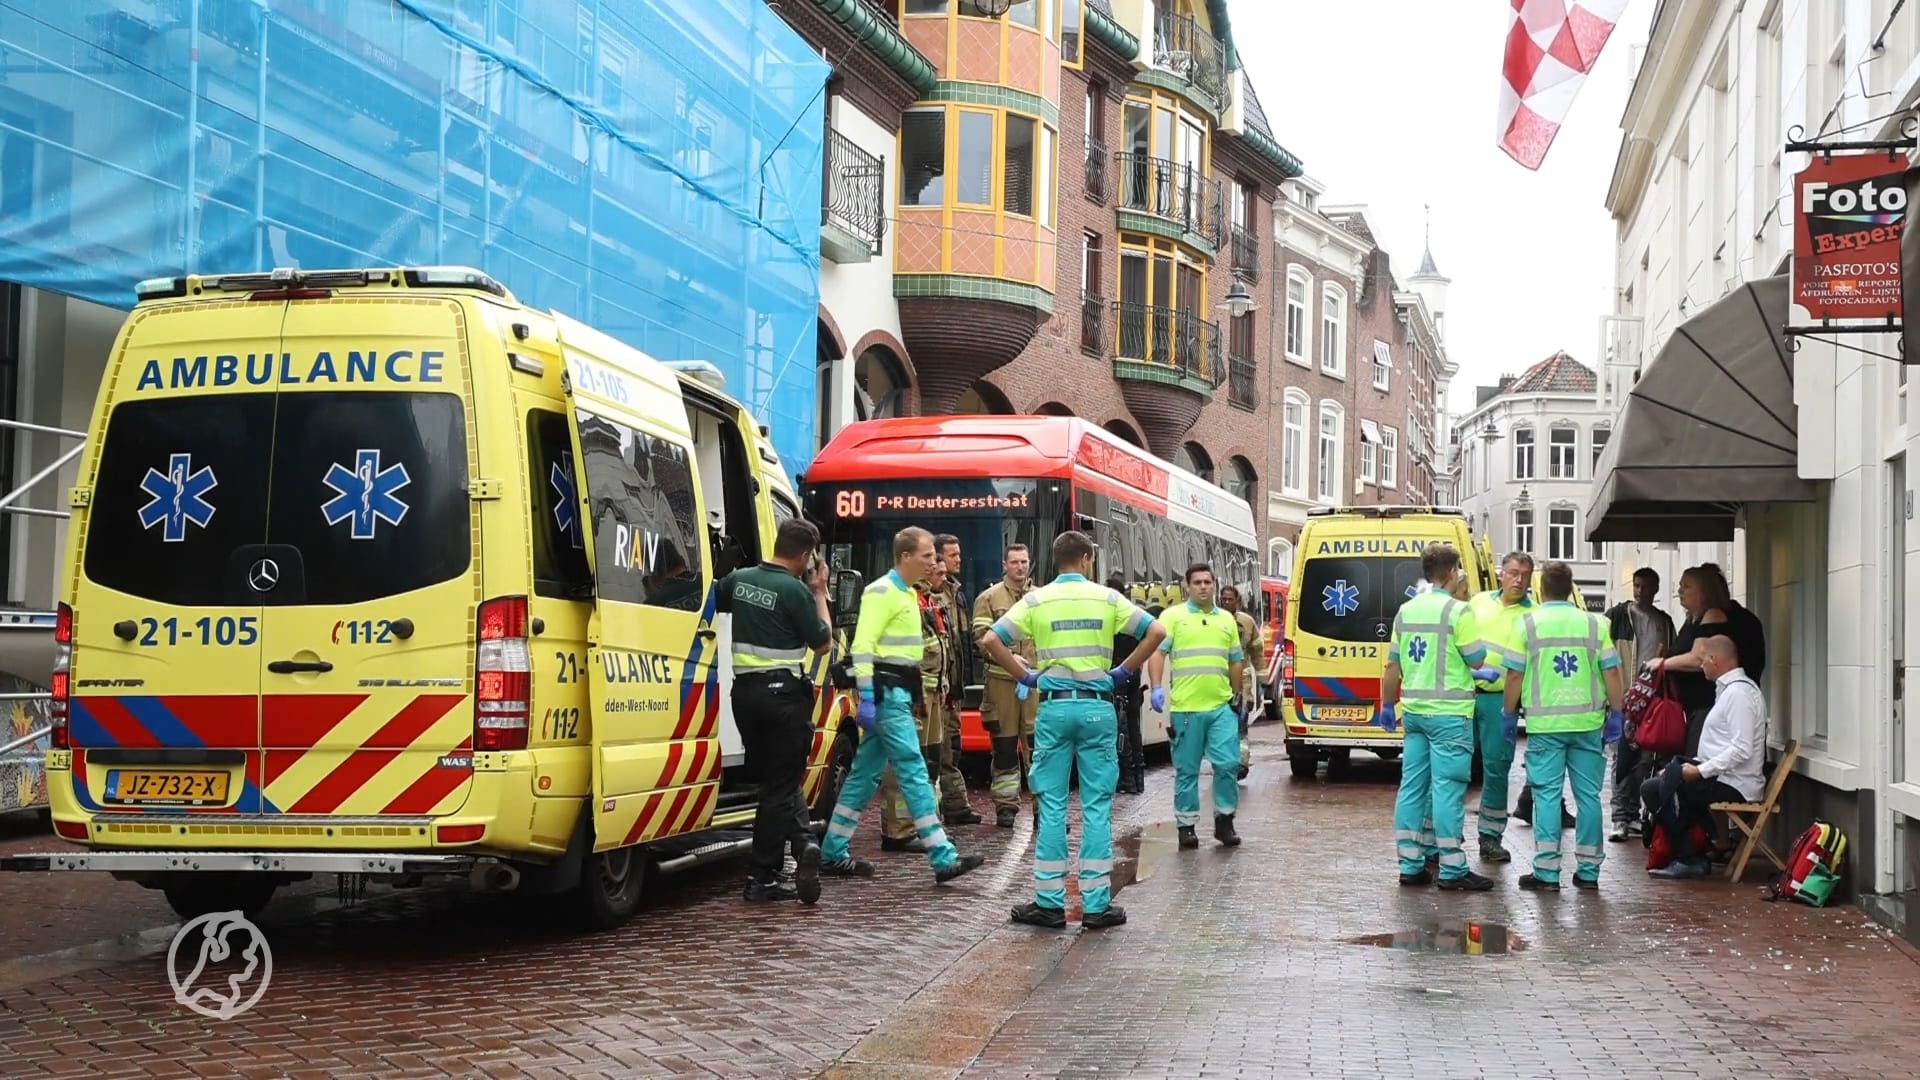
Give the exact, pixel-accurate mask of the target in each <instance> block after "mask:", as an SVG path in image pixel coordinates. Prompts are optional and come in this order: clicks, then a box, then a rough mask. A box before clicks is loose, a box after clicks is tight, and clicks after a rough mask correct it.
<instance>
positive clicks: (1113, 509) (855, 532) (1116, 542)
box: [801, 415, 1259, 754]
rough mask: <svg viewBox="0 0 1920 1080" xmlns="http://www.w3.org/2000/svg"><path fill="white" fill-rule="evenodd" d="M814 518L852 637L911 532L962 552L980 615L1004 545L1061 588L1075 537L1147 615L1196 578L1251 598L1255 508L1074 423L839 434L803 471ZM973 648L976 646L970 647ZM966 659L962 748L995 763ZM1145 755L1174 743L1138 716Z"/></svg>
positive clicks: (974, 662) (905, 423) (931, 426)
mask: <svg viewBox="0 0 1920 1080" xmlns="http://www.w3.org/2000/svg"><path fill="white" fill-rule="evenodd" d="M801 493H802V499H803V501H804V502H805V505H806V508H807V516H808V517H809V518H810V519H812V520H813V521H814V522H816V523H817V524H819V526H820V531H821V537H822V541H823V544H824V546H825V549H826V553H827V558H828V561H829V562H830V563H831V564H832V566H833V569H834V574H835V578H834V606H835V609H836V610H835V618H834V623H835V627H836V630H845V631H847V632H848V633H849V634H851V632H852V627H853V617H854V612H855V609H856V607H857V604H858V601H859V597H860V589H861V588H862V587H864V585H865V583H866V582H868V581H872V580H873V579H874V578H876V577H878V576H879V575H881V574H884V573H886V572H887V571H888V570H889V569H891V568H892V566H893V547H892V545H893V534H894V533H896V532H898V531H899V530H900V529H903V528H905V527H907V526H908V525H918V526H920V527H922V528H925V529H930V530H932V531H933V532H935V533H943V532H945V533H952V534H954V535H955V536H958V537H959V538H960V551H961V558H962V567H961V571H960V579H961V586H962V588H963V589H964V597H963V599H964V601H965V603H966V604H967V607H968V610H967V612H966V617H967V620H968V623H969V625H971V621H972V615H973V612H972V605H973V601H974V600H975V599H976V598H978V597H979V595H980V593H981V592H982V591H984V590H986V589H989V588H991V587H992V586H993V585H994V584H995V583H996V582H998V581H999V580H1000V579H1001V576H1002V570H1001V563H1002V559H1003V555H1004V552H1005V550H1006V547H1007V545H1009V544H1013V543H1023V544H1025V545H1027V548H1028V549H1029V550H1030V551H1031V552H1032V557H1033V576H1034V579H1035V580H1036V581H1039V582H1045V581H1048V580H1050V579H1051V578H1052V577H1053V568H1052V566H1051V562H1052V544H1053V540H1054V537H1056V536H1058V535H1059V534H1060V533H1061V532H1063V531H1065V530H1067V529H1079V530H1081V531H1083V532H1085V533H1087V534H1088V535H1090V536H1091V537H1093V541H1094V543H1095V544H1097V545H1098V546H1099V551H1098V554H1097V555H1096V567H1097V573H1096V577H1097V578H1098V580H1100V581H1102V582H1104V581H1106V580H1108V579H1109V578H1110V577H1112V576H1114V575H1118V576H1119V577H1120V578H1121V580H1122V581H1124V582H1125V584H1126V591H1127V592H1128V594H1129V595H1130V596H1132V597H1133V598H1134V600H1135V601H1136V602H1138V603H1140V604H1141V606H1142V607H1145V608H1146V609H1147V610H1148V611H1149V612H1151V613H1154V614H1158V613H1159V611H1160V608H1161V607H1162V606H1164V605H1165V604H1167V603H1170V602H1174V601H1175V600H1177V599H1178V598H1180V597H1181V596H1183V595H1184V594H1183V593H1182V592H1181V591H1180V582H1181V581H1182V579H1183V576H1184V574H1185V572H1186V568H1187V566H1188V565H1189V564H1191V563H1195V562H1206V563H1210V564H1211V565H1212V566H1213V568H1214V572H1215V574H1216V576H1217V577H1218V578H1219V581H1220V583H1221V584H1222V585H1235V586H1237V587H1238V588H1239V589H1240V594H1241V595H1242V596H1252V595H1255V593H1256V583H1257V582H1258V580H1259V563H1258V561H1257V559H1256V556H1255V550H1254V541H1255V538H1254V533H1253V510H1252V508H1251V507H1250V506H1249V505H1248V503H1247V500H1246V499H1244V498H1242V497H1240V496H1236V495H1233V494H1231V493H1229V492H1227V491H1226V490H1225V489H1222V488H1218V487H1215V486H1214V485H1212V484H1209V483H1207V482H1206V481H1205V480H1202V479H1200V478H1199V477H1197V476H1195V475H1193V474H1192V473H1189V472H1187V471H1186V470H1184V469H1181V468H1179V467H1178V466H1175V465H1170V464H1168V463H1167V462H1165V461H1162V460H1160V459H1159V458H1157V457H1154V456H1153V455H1152V454H1150V453H1148V452H1147V451H1145V450H1142V449H1140V448H1139V447H1137V446H1134V445H1132V444H1130V443H1128V442H1125V441H1124V440H1122V439H1120V438H1119V437H1117V436H1115V435H1112V434H1110V433H1108V432H1107V431H1106V430H1105V429H1103V428H1101V427H1099V426H1098V425H1096V424H1091V423H1088V422H1087V421H1085V420H1081V419H1078V418H1076V417H1068V416H985V415H971V416H920V417H902V418H897V419H890V420H867V421H862V422H860V423H856V424H850V425H848V426H847V427H845V428H843V429H842V430H841V431H840V433H839V434H838V435H835V436H834V438H833V441H832V442H830V443H828V444H827V446H826V448H825V449H823V450H821V451H820V453H819V455H818V456H817V457H815V458H814V459H813V463H812V464H810V465H809V466H808V467H807V471H806V474H805V476H804V477H803V478H802V483H801ZM970 636H972V635H971V634H970ZM983 672H984V666H983V661H982V659H981V657H980V655H979V650H978V649H970V650H969V651H968V668H967V674H968V677H967V684H968V685H967V687H966V690H965V694H964V697H963V700H962V710H961V748H962V750H963V751H964V752H966V753H969V754H987V753H990V752H991V749H992V744H991V742H990V741H989V739H988V736H987V734H986V732H985V731H984V730H983V729H982V728H981V726H980V713H979V706H980V691H981V681H982V679H983V677H984V675H983ZM1140 727H1141V735H1142V738H1143V740H1144V741H1145V742H1146V743H1148V744H1153V743H1158V742H1164V741H1165V740H1166V734H1165V732H1164V731H1163V730H1161V724H1160V723H1158V722H1156V719H1155V715H1154V714H1153V712H1152V709H1151V707H1150V706H1142V715H1141V724H1140Z"/></svg>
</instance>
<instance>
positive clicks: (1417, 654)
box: [1407, 637, 1427, 664]
mask: <svg viewBox="0 0 1920 1080" xmlns="http://www.w3.org/2000/svg"><path fill="white" fill-rule="evenodd" d="M1407 655H1408V656H1410V657H1412V658H1413V662H1414V663H1416V664H1418V663H1420V662H1421V661H1423V660H1425V659H1426V658H1427V639H1426V638H1423V637H1417V638H1414V639H1413V640H1412V641H1409V642H1407Z"/></svg>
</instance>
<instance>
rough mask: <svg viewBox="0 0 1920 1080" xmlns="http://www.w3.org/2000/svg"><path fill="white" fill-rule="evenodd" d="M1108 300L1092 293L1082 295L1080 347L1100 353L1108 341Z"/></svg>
mask: <svg viewBox="0 0 1920 1080" xmlns="http://www.w3.org/2000/svg"><path fill="white" fill-rule="evenodd" d="M1106 322H1107V302H1106V301H1105V300H1102V299H1101V298H1100V297H1098V296H1094V295H1093V294H1091V293H1082V294H1081V295H1080V348H1082V349H1084V350H1085V351H1087V352H1090V353H1093V354H1094V355H1096V356H1097V355H1099V354H1100V351H1101V350H1102V349H1104V348H1106V342H1107V331H1106Z"/></svg>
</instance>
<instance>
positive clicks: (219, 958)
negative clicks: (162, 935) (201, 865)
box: [167, 911, 273, 1020]
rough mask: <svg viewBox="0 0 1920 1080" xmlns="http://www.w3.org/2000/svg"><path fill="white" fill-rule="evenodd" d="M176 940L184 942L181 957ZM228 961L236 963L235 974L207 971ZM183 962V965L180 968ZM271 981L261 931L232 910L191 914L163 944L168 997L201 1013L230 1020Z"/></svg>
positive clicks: (268, 951) (270, 955) (267, 951)
mask: <svg viewBox="0 0 1920 1080" xmlns="http://www.w3.org/2000/svg"><path fill="white" fill-rule="evenodd" d="M182 945H185V946H186V947H187V948H186V950H185V951H186V954H187V955H185V956H182V955H181V953H182V952H183V950H182V949H181V946H182ZM230 960H233V961H236V962H237V963H238V964H239V965H240V967H239V970H238V972H237V973H235V972H232V971H229V970H227V969H224V968H222V969H219V970H214V971H209V970H208V968H209V967H211V966H212V965H216V964H223V963H225V962H227V961H230ZM183 966H186V967H187V970H185V971H182V970H181V968H182V967H183ZM272 981H273V950H272V949H270V948H268V947H267V936H266V935H265V934H263V933H261V932H260V928H259V927H257V926H255V925H253V923H251V922H249V921H247V917H246V916H245V915H242V914H241V913H240V912H238V911H210V912H208V913H206V914H205V915H201V916H199V917H197V918H195V919H192V920H190V921H189V922H188V923H187V924H186V925H185V926H182V927H181V928H180V930H179V932H178V933H175V934H174V935H173V942H172V943H171V944H169V945H168V946H167V982H168V984H169V985H171V986H172V987H173V1000H174V1001H175V1002H177V1003H179V1004H181V1005H184V1006H186V1007H187V1008H189V1009H192V1010H193V1011H194V1012H197V1013H199V1014H200V1015H201V1016H205V1017H208V1018H211V1019H214V1020H231V1019H233V1018H234V1017H236V1016H239V1015H240V1014H241V1013H243V1012H246V1011H247V1010H248V1009H251V1008H253V1007H254V1005H255V1004H257V1003H258V1002H259V1001H260V997H261V995H263V994H265V993H266V992H267V984H268V983H270V982H272ZM203 982H204V983H205V984H207V985H201V984H202V983H203Z"/></svg>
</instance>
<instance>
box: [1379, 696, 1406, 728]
mask: <svg viewBox="0 0 1920 1080" xmlns="http://www.w3.org/2000/svg"><path fill="white" fill-rule="evenodd" d="M1373 726H1374V727H1377V728H1379V729H1380V730H1381V731H1386V732H1391V731H1394V730H1396V729H1398V728H1399V726H1400V723H1399V720H1398V718H1396V717H1395V716H1394V715H1393V702H1391V701H1389V702H1386V703H1385V704H1383V705H1381V706H1380V711H1379V712H1377V713H1374V714H1373Z"/></svg>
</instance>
